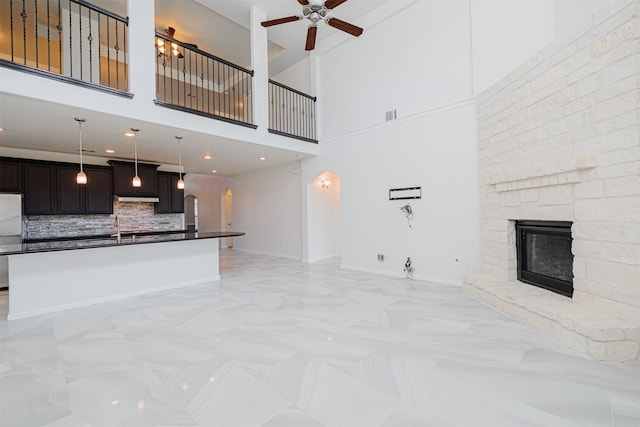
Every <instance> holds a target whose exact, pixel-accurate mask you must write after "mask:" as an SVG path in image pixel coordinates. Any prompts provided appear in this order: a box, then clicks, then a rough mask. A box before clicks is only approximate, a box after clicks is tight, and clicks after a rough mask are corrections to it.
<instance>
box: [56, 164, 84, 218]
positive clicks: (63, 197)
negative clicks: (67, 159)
mask: <svg viewBox="0 0 640 427" xmlns="http://www.w3.org/2000/svg"><path fill="white" fill-rule="evenodd" d="M79 170H80V166H74V165H68V166H67V165H59V166H57V167H56V172H57V186H58V191H57V192H56V196H57V199H58V200H57V202H58V208H57V211H56V213H58V214H62V215H65V214H66V215H71V214H81V213H84V212H83V211H84V209H83V208H84V203H83V196H84V185H78V184H77V183H76V174H77V173H78V171H79Z"/></svg>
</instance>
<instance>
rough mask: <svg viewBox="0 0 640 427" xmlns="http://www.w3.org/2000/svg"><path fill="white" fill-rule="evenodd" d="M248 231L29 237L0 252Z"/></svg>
mask: <svg viewBox="0 0 640 427" xmlns="http://www.w3.org/2000/svg"><path fill="white" fill-rule="evenodd" d="M244 234H245V233H242V232H234V231H211V232H185V231H172V232H142V233H123V234H122V235H121V239H120V243H118V240H117V238H116V237H111V236H109V235H96V236H78V237H73V238H50V239H26V240H23V241H22V242H20V243H0V255H16V254H27V253H39V252H53V251H67V250H75V249H88V248H102V247H109V246H124V245H140V244H148V243H161V242H174V241H182V240H199V239H219V238H225V237H237V236H244Z"/></svg>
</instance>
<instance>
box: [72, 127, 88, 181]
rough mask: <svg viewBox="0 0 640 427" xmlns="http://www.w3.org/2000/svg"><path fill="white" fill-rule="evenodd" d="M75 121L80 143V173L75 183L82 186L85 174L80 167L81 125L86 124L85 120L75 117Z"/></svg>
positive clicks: (81, 166)
mask: <svg viewBox="0 0 640 427" xmlns="http://www.w3.org/2000/svg"><path fill="white" fill-rule="evenodd" d="M75 121H76V122H78V134H79V138H78V139H79V141H80V172H78V174H77V175H76V183H77V184H80V185H84V184H86V183H87V174H86V173H84V170H83V165H82V124H83V123H84V122H86V121H87V120H86V119H83V118H80V117H76V118H75Z"/></svg>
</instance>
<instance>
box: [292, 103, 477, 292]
mask: <svg viewBox="0 0 640 427" xmlns="http://www.w3.org/2000/svg"><path fill="white" fill-rule="evenodd" d="M474 116H475V108H474V105H473V103H468V104H466V105H464V106H460V107H458V108H455V109H450V110H446V111H441V112H438V113H433V114H424V115H422V116H420V117H417V118H414V119H412V120H406V121H399V122H395V123H392V124H389V125H387V126H383V127H380V128H375V129H371V130H370V131H366V132H361V133H357V134H355V135H351V136H346V137H344V138H340V139H338V140H335V141H333V142H331V143H328V144H326V145H325V146H323V154H322V155H321V156H319V157H317V158H313V159H308V160H305V161H304V164H303V166H304V167H303V171H304V174H303V175H304V177H305V180H307V181H309V182H310V181H312V180H313V178H314V177H315V176H317V171H318V170H322V169H330V170H331V171H333V172H335V173H336V174H337V175H338V176H339V177H340V183H341V206H342V227H341V228H342V233H341V237H342V240H341V256H342V264H343V266H345V267H349V268H356V269H363V270H368V271H380V272H385V273H390V274H397V275H402V274H403V267H404V262H405V260H406V258H407V257H411V259H412V261H413V264H414V266H415V268H416V277H418V278H424V279H433V280H438V281H442V282H451V283H459V282H460V280H461V274H462V272H464V271H466V270H468V269H473V268H477V267H478V266H479V265H480V262H479V243H478V242H479V226H478V218H479V213H478V201H477V151H476V149H475V120H474ZM414 186H420V187H422V199H420V200H409V201H407V200H398V201H390V200H389V189H390V188H403V187H414ZM407 202H409V203H410V204H411V206H412V208H413V211H414V219H413V221H412V222H411V225H412V226H411V228H410V227H409V224H408V222H407V220H406V219H405V217H404V215H403V214H402V212H401V211H400V207H402V206H403V205H404V204H406V203H407ZM379 253H382V254H385V255H386V258H387V259H386V261H385V262H384V263H379V262H378V261H377V255H378V254H379Z"/></svg>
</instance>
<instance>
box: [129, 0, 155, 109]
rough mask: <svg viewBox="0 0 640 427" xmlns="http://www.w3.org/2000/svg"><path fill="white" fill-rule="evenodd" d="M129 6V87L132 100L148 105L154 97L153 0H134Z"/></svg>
mask: <svg viewBox="0 0 640 427" xmlns="http://www.w3.org/2000/svg"><path fill="white" fill-rule="evenodd" d="M127 3H128V6H129V40H128V42H129V82H130V84H129V91H130V92H131V93H133V94H134V98H133V101H134V102H136V103H140V104H144V105H145V106H148V105H150V103H151V101H152V100H154V99H155V98H156V89H155V87H156V78H155V74H156V57H155V48H154V43H155V7H154V0H135V1H129V2H127Z"/></svg>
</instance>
